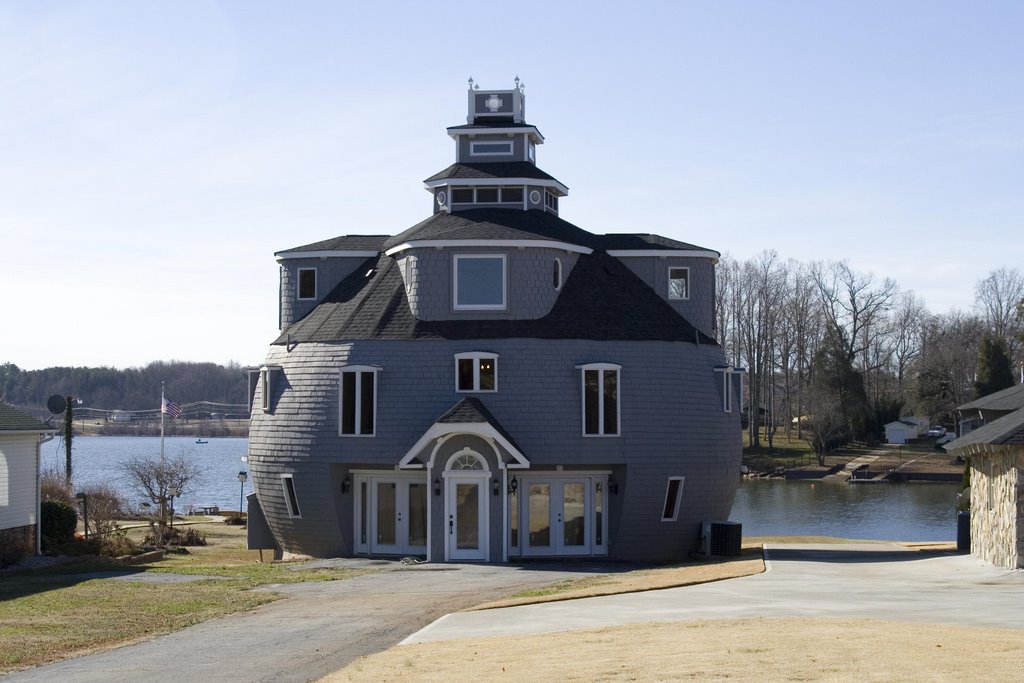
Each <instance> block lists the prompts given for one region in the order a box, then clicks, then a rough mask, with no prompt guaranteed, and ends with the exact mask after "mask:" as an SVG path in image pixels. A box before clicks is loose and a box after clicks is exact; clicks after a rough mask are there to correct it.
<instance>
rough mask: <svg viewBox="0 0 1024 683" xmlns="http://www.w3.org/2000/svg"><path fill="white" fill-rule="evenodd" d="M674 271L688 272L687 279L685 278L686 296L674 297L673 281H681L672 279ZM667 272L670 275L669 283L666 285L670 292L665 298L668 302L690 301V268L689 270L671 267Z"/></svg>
mask: <svg viewBox="0 0 1024 683" xmlns="http://www.w3.org/2000/svg"><path fill="white" fill-rule="evenodd" d="M673 270H685V271H686V277H685V278H683V279H684V280H685V281H686V296H672V280H678V279H679V278H674V277H672V271H673ZM666 272H667V273H668V281H667V285H666V286H667V287H668V291H667V292H665V296H666V297H667V298H668V300H669V301H689V300H690V268H689V266H669V267H668V270H667V271H666Z"/></svg>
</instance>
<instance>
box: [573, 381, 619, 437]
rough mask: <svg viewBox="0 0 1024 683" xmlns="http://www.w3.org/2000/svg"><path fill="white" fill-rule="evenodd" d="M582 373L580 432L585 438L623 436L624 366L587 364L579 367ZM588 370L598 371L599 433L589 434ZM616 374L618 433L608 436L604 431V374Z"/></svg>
mask: <svg viewBox="0 0 1024 683" xmlns="http://www.w3.org/2000/svg"><path fill="white" fill-rule="evenodd" d="M576 369H577V370H579V371H580V417H581V424H580V431H581V433H582V434H583V436H585V437H593V438H602V437H618V436H621V435H622V366H621V365H617V364H615V363H585V364H583V365H577V366H576ZM587 370H597V371H598V375H597V386H598V389H599V390H598V392H597V429H598V431H597V433H595V434H588V433H587ZM606 372H615V373H616V374H617V376H616V381H615V426H616V428H617V430H618V431H616V432H615V433H614V434H606V433H605V431H604V373H606Z"/></svg>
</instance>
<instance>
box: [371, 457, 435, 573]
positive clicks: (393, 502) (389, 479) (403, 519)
mask: <svg viewBox="0 0 1024 683" xmlns="http://www.w3.org/2000/svg"><path fill="white" fill-rule="evenodd" d="M356 485H357V492H356V498H357V507H356V509H357V515H356V528H357V534H358V536H357V538H359V540H360V543H359V544H358V549H359V550H361V551H362V552H368V553H372V554H379V555H425V554H426V553H427V504H428V502H429V495H428V493H429V487H428V485H427V480H426V478H425V477H423V476H419V477H415V478H412V477H408V476H405V477H399V476H394V475H384V476H368V477H365V478H363V477H357V480H356Z"/></svg>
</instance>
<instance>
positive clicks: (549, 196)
mask: <svg viewBox="0 0 1024 683" xmlns="http://www.w3.org/2000/svg"><path fill="white" fill-rule="evenodd" d="M544 206H546V207H548V208H549V209H551V210H553V211H556V212H557V211H558V195H556V194H555V193H554V192H551V191H548V192H545V193H544Z"/></svg>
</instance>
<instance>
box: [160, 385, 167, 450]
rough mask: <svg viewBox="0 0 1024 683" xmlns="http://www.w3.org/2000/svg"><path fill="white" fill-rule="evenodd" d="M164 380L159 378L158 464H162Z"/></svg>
mask: <svg viewBox="0 0 1024 683" xmlns="http://www.w3.org/2000/svg"><path fill="white" fill-rule="evenodd" d="M165 400H166V399H165V398H164V382H163V380H160V466H161V467H163V464H164V412H165V411H164V405H165V404H164V401H165Z"/></svg>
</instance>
